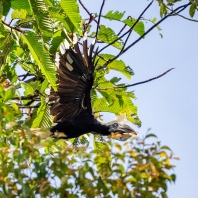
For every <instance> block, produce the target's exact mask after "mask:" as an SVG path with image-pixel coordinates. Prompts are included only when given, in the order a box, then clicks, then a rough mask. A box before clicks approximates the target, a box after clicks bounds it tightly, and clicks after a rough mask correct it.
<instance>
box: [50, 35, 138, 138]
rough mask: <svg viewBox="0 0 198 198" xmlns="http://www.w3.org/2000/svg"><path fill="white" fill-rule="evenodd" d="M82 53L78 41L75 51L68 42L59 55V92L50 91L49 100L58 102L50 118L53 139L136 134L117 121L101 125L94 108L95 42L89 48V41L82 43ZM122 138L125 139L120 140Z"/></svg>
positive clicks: (85, 40) (57, 56) (52, 108)
mask: <svg viewBox="0 0 198 198" xmlns="http://www.w3.org/2000/svg"><path fill="white" fill-rule="evenodd" d="M82 45H83V46H82V53H81V50H80V48H79V44H78V42H75V43H74V46H73V48H71V47H70V46H69V44H68V43H65V46H68V47H66V48H65V49H63V46H62V50H61V51H62V55H59V54H57V55H56V60H57V62H58V65H59V67H58V69H57V74H58V82H57V83H58V91H57V92H55V91H53V90H52V91H51V94H50V97H51V98H53V99H55V103H54V104H53V105H52V107H51V110H50V112H51V115H53V116H55V117H54V122H56V123H57V124H56V125H55V126H53V127H52V128H51V132H52V134H53V136H55V137H59V134H61V138H74V137H78V136H80V135H83V134H86V133H93V134H95V133H97V134H101V135H104V136H107V135H110V134H112V133H115V132H117V133H118V134H120V136H121V135H122V134H123V133H135V132H134V130H133V129H132V128H130V127H129V126H127V125H125V124H122V123H119V122H118V121H115V122H111V123H110V124H102V123H100V122H99V121H98V120H97V119H96V118H95V117H94V116H93V112H92V107H91V89H92V86H93V82H94V68H95V65H94V63H95V57H96V53H97V50H96V52H93V50H94V45H95V43H94V42H92V44H91V45H90V46H89V48H88V46H87V39H86V37H85V38H84V41H83V43H82ZM121 139H123V138H121Z"/></svg>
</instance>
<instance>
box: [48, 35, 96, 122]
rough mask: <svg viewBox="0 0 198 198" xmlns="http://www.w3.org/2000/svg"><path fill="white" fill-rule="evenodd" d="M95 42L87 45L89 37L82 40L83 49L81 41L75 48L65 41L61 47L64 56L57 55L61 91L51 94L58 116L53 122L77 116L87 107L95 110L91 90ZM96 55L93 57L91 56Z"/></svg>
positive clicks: (52, 108)
mask: <svg viewBox="0 0 198 198" xmlns="http://www.w3.org/2000/svg"><path fill="white" fill-rule="evenodd" d="M94 44H95V42H92V44H91V45H90V47H89V48H88V47H87V39H86V38H85V39H84V41H83V46H82V52H83V54H82V53H81V50H80V48H79V44H78V42H76V43H75V44H74V47H73V49H72V48H71V47H69V46H68V44H67V43H66V44H65V46H68V47H66V48H65V49H63V47H62V50H61V51H62V55H58V54H57V55H56V61H57V62H58V64H59V68H58V69H57V73H58V82H57V83H58V91H57V92H55V91H53V90H52V91H51V93H50V97H51V98H54V99H56V102H55V103H54V104H53V105H52V107H51V109H50V113H51V115H53V116H55V118H54V122H62V121H63V120H65V119H69V118H72V117H75V116H77V115H79V114H80V112H82V110H83V109H87V110H88V111H89V112H90V113H92V109H91V97H90V91H91V88H92V85H93V78H94V77H93V72H94V59H95V55H96V53H95V54H94V55H93V48H94ZM92 55H93V56H92Z"/></svg>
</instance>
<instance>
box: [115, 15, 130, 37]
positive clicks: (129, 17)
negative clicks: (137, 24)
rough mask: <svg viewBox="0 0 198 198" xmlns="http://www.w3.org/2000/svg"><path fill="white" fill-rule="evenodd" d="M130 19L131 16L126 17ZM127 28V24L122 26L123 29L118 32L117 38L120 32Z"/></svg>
mask: <svg viewBox="0 0 198 198" xmlns="http://www.w3.org/2000/svg"><path fill="white" fill-rule="evenodd" d="M130 18H131V19H132V17H131V16H128V17H127V19H130ZM126 27H127V24H124V26H123V28H122V29H121V30H120V31H119V33H118V34H117V36H119V35H120V34H121V33H122V32H123V30H124V29H125V28H126Z"/></svg>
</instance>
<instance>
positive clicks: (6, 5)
mask: <svg viewBox="0 0 198 198" xmlns="http://www.w3.org/2000/svg"><path fill="white" fill-rule="evenodd" d="M10 1H11V0H0V10H1V11H0V13H3V15H4V16H6V15H7V14H8V12H9V10H10V7H11V3H10ZM1 6H2V7H1Z"/></svg>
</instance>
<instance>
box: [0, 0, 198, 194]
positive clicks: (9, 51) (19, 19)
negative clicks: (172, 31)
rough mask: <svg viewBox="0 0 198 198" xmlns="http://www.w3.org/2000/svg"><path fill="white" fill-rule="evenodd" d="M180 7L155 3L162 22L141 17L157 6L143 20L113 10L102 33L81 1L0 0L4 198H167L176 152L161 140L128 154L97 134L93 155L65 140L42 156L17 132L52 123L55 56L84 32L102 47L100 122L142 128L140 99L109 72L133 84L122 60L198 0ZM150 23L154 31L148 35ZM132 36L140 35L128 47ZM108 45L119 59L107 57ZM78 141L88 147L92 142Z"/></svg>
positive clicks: (173, 1)
mask: <svg viewBox="0 0 198 198" xmlns="http://www.w3.org/2000/svg"><path fill="white" fill-rule="evenodd" d="M179 1H180V0H166V1H163V0H158V1H155V3H158V5H159V12H160V15H161V17H162V18H161V19H160V20H159V21H157V20H156V18H153V19H144V18H143V17H142V16H143V14H144V12H146V11H147V9H148V8H149V6H151V4H152V3H153V2H154V1H151V3H150V4H149V6H148V7H147V8H146V9H145V11H144V12H143V13H142V14H141V15H140V16H139V17H138V18H133V17H132V16H129V17H127V16H126V15H125V12H121V11H113V10H110V11H108V12H107V13H106V14H104V13H102V14H101V17H102V18H103V19H104V20H103V24H100V28H99V29H98V31H97V30H95V29H93V27H94V25H93V26H92V24H93V23H95V22H97V23H98V22H99V18H100V15H99V14H98V13H94V14H90V13H88V17H87V16H81V14H80V12H79V5H80V4H79V3H77V2H76V0H61V1H56V0H20V1H19V0H0V18H1V22H0V123H1V124H0V171H1V172H0V184H1V186H0V193H1V197H16V196H17V195H20V196H21V197H26V196H27V194H28V195H29V196H30V197H31V196H34V195H37V194H40V195H41V197H46V196H51V197H53V196H55V195H57V196H59V195H60V197H78V196H81V195H82V196H83V195H84V196H87V195H88V196H90V197H91V196H93V194H94V195H98V196H101V197H102V196H103V195H104V196H105V197H108V196H111V195H116V194H117V195H118V196H119V197H159V194H161V196H162V197H166V189H167V181H175V175H174V174H172V175H169V174H168V173H169V172H168V173H167V170H170V169H172V168H173V166H172V165H171V163H170V159H172V154H170V153H169V154H168V153H167V152H165V150H166V149H167V148H168V147H161V146H160V143H159V142H156V143H153V144H150V145H147V144H145V142H144V140H137V141H133V142H128V143H126V144H125V147H126V148H125V149H126V150H125V151H122V152H121V151H120V150H121V149H120V148H121V146H120V145H118V144H117V143H116V144H111V143H109V144H108V146H107V147H106V146H105V145H104V144H103V140H101V139H100V138H98V137H97V136H95V139H94V141H93V142H94V149H93V150H91V151H90V153H89V154H88V153H87V152H84V150H78V149H77V151H76V152H74V148H73V147H68V144H70V142H66V141H65V142H62V141H60V142H58V143H54V142H51V141H49V142H46V145H45V146H44V150H42V151H41V150H39V149H37V148H35V147H34V145H35V144H37V143H39V139H38V138H36V137H34V135H32V134H31V133H28V135H29V137H30V140H27V139H26V136H25V135H24V134H23V132H22V134H19V135H17V134H12V132H13V131H14V130H18V129H26V130H27V131H29V128H35V127H50V126H51V125H52V120H53V119H52V117H51V115H50V114H49V108H50V105H51V102H52V101H50V99H49V88H50V87H51V88H53V89H54V90H56V89H57V87H56V80H57V79H56V66H55V64H54V54H55V53H56V51H59V48H60V44H61V43H62V42H64V40H65V39H66V40H67V41H68V42H69V43H70V44H71V46H72V41H73V36H74V35H77V37H78V39H79V42H81V39H82V37H83V36H84V33H85V32H88V38H89V39H88V41H89V43H90V42H91V40H92V38H93V37H95V36H97V40H96V42H97V45H98V46H100V44H101V43H102V47H100V50H99V51H98V54H97V57H96V59H95V60H96V62H97V66H96V70H95V82H94V86H93V91H92V103H93V110H94V112H95V116H97V117H100V113H101V112H112V113H114V114H116V115H118V114H121V113H125V114H126V116H127V119H128V120H129V121H130V122H131V123H133V124H135V125H137V126H141V121H140V119H139V118H138V115H137V107H136V106H135V105H134V103H133V101H134V99H135V95H134V93H133V92H130V91H127V88H126V86H125V84H124V83H122V82H120V80H121V78H118V77H113V78H112V79H108V78H107V75H106V74H108V73H109V72H111V71H112V70H115V71H117V72H119V73H120V74H122V75H124V76H125V77H127V78H129V79H131V78H132V76H133V74H134V73H133V70H132V68H131V67H130V66H128V65H126V64H125V63H124V61H123V60H120V59H119V57H120V56H121V55H122V54H124V53H125V52H126V51H127V50H128V49H129V48H130V47H132V46H133V45H134V44H136V43H137V42H138V41H139V40H141V39H143V38H145V36H146V35H147V34H148V33H149V32H150V31H151V30H152V29H153V28H157V29H158V30H159V31H160V30H161V29H160V27H159V24H160V23H161V22H163V21H164V20H165V19H166V18H168V17H171V16H174V15H175V14H176V15H177V14H180V12H181V11H183V10H184V9H186V8H189V14H190V17H193V16H194V14H195V11H196V10H197V6H198V1H197V0H191V1H190V2H189V3H187V4H184V5H182V6H179V7H176V8H175V9H174V7H175V6H176V5H177V3H178V2H179ZM79 2H81V1H79ZM84 18H86V19H84ZM87 18H88V19H87ZM106 21H110V22H111V21H113V22H117V23H118V24H119V25H120V27H121V26H122V27H121V29H120V31H119V32H118V33H116V31H115V30H114V28H111V27H108V26H107V25H106V23H105V22H106ZM147 22H150V23H149V24H150V27H149V28H148V29H147V30H146V28H145V26H144V24H145V23H147ZM98 27H99V26H98ZM127 28H128V29H127ZM132 31H134V32H135V33H136V34H137V36H139V37H138V39H137V40H135V41H133V42H132V43H131V44H129V45H127V43H128V42H129V41H130V40H129V37H130V35H131V32H132ZM130 42H131V41H130ZM104 44H106V46H104ZM109 46H110V47H111V48H114V49H115V50H117V52H118V53H117V54H110V53H109V52H108V53H106V52H105V49H106V48H107V47H109ZM26 135H27V134H26ZM31 136H33V138H31ZM150 136H151V135H150ZM147 137H148V136H147ZM21 138H22V139H23V142H21V141H22V140H21ZM72 141H73V142H74V143H76V142H80V143H81V144H87V145H88V143H87V136H84V137H80V139H77V140H72ZM122 146H124V145H122ZM110 147H116V148H117V149H118V151H117V152H114V151H115V149H110ZM81 149H82V148H81ZM126 159H127V160H126ZM126 161H128V164H125V163H126ZM124 162H125V163H124ZM88 173H89V174H88ZM85 181H86V182H85ZM55 184H57V186H56V185H55ZM76 192H77V193H76ZM93 192H94V193H93Z"/></svg>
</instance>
